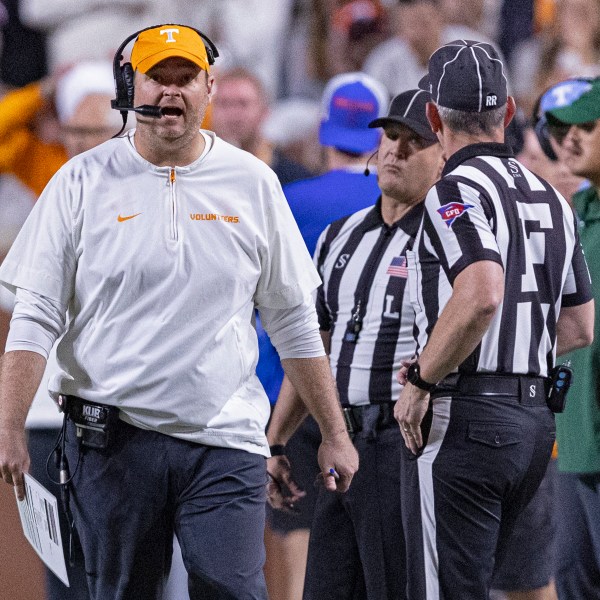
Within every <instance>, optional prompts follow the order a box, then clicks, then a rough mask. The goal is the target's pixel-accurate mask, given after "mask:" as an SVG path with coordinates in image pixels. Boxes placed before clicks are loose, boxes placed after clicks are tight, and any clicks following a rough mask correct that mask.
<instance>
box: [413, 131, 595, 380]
mask: <svg viewBox="0 0 600 600" xmlns="http://www.w3.org/2000/svg"><path fill="white" fill-rule="evenodd" d="M407 258H408V263H409V281H410V295H411V301H412V302H413V304H414V306H415V312H416V324H415V332H416V336H417V341H418V350H419V351H420V349H422V348H423V347H424V346H425V344H426V343H427V339H428V337H429V335H430V333H431V330H432V328H433V326H434V325H435V323H436V321H437V318H438V315H439V314H440V312H441V311H442V309H443V308H444V306H445V305H446V303H447V301H448V299H449V298H450V296H451V294H452V284H453V282H454V279H455V278H456V276H457V275H458V274H459V273H460V272H461V271H462V270H463V269H464V268H466V267H468V266H469V265H470V264H472V263H475V262H477V261H481V260H491V261H495V262H497V263H499V264H501V265H502V267H503V268H504V279H505V292H504V300H503V303H502V305H501V306H500V307H499V309H498V311H497V313H496V315H495V317H494V319H493V321H492V323H491V325H490V327H489V329H488V331H487V332H486V333H485V335H484V336H483V339H482V341H481V343H480V344H479V346H478V347H477V348H476V349H475V351H474V352H473V354H472V355H471V356H470V357H469V358H468V359H467V360H466V361H465V362H464V363H463V364H462V365H461V367H460V368H459V370H460V371H461V372H476V371H482V372H499V373H520V374H530V375H541V376H545V375H547V373H548V370H549V369H550V368H551V367H552V366H553V364H554V359H555V343H556V320H557V318H558V314H559V312H560V308H561V306H576V305H579V304H583V303H585V302H587V301H589V300H590V299H591V297H592V296H591V290H590V278H589V273H588V270H587V265H586V263H585V259H584V257H583V253H582V250H581V246H580V244H579V237H578V234H577V228H576V224H575V218H574V215H573V211H572V210H571V208H570V206H569V205H568V204H567V202H566V201H565V199H564V198H563V197H562V196H561V195H560V194H559V193H558V192H557V191H556V190H555V189H554V188H553V187H552V186H551V185H550V184H548V183H547V182H546V181H544V180H543V179H540V178H539V177H537V176H536V175H534V174H533V173H532V172H531V171H529V170H527V169H526V168H525V167H524V166H523V165H521V164H520V163H519V162H518V161H517V160H516V159H515V158H514V157H513V155H512V153H511V152H510V149H509V148H508V147H507V146H505V145H503V144H492V143H488V144H474V145H472V146H467V147H465V148H463V149H461V150H460V151H458V152H457V153H456V154H454V155H453V156H452V157H450V159H449V161H448V162H447V164H446V166H445V168H444V171H443V173H442V179H441V180H440V181H439V182H438V183H437V184H436V185H435V186H434V187H433V188H432V189H431V190H430V191H429V193H428V195H427V199H426V201H425V211H424V217H423V223H422V225H421V228H420V229H419V233H418V235H417V239H416V241H415V246H414V253H413V252H411V253H409V255H408V257H407Z"/></svg>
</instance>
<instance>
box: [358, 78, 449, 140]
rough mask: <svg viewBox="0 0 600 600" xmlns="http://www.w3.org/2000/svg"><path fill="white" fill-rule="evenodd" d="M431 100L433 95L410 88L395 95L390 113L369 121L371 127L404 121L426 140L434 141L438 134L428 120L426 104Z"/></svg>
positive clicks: (403, 122) (404, 123)
mask: <svg viewBox="0 0 600 600" xmlns="http://www.w3.org/2000/svg"><path fill="white" fill-rule="evenodd" d="M429 100H431V96H430V95H429V93H428V92H425V91H424V90H408V91H406V92H402V93H401V94H398V95H397V96H395V97H394V99H393V100H392V103H391V104H390V108H389V110H388V114H387V116H385V117H379V118H378V119H375V120H373V121H371V122H370V123H369V127H385V126H386V125H388V124H390V123H402V124H403V125H406V126H407V127H408V128H410V129H412V130H413V131H414V132H415V133H418V134H419V135H420V136H421V137H422V138H423V139H424V140H427V141H428V142H431V143H434V142H437V141H438V139H437V136H436V135H435V133H433V131H431V127H430V126H429V122H428V121H427V116H426V115H425V105H426V104H427V102H429Z"/></svg>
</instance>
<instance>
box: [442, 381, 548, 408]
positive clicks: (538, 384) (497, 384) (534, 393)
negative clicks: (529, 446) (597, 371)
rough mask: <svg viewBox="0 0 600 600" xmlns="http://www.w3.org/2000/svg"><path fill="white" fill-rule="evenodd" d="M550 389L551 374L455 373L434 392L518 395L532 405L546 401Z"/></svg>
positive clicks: (467, 394) (510, 396) (504, 396)
mask: <svg viewBox="0 0 600 600" xmlns="http://www.w3.org/2000/svg"><path fill="white" fill-rule="evenodd" d="M549 389H550V380H549V378H547V377H535V376H530V375H502V374H494V373H477V374H466V373H452V374H451V375H448V376H447V377H445V378H444V379H442V381H440V382H439V383H438V385H437V386H436V388H435V390H434V391H433V395H434V396H443V395H451V396H456V395H461V396H490V397H492V396H495V397H501V398H515V399H517V400H518V401H519V402H520V403H521V404H524V405H528V406H539V405H545V404H546V399H547V397H548V391H549Z"/></svg>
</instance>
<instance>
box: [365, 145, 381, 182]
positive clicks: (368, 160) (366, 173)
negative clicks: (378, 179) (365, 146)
mask: <svg viewBox="0 0 600 600" xmlns="http://www.w3.org/2000/svg"><path fill="white" fill-rule="evenodd" d="M377 152H379V150H375V152H373V154H371V156H369V158H367V166H366V167H365V170H364V175H365V177H368V176H369V175H370V174H371V171H370V169H369V163H370V162H371V159H372V158H373V157H374V156H375V155H376V154H377Z"/></svg>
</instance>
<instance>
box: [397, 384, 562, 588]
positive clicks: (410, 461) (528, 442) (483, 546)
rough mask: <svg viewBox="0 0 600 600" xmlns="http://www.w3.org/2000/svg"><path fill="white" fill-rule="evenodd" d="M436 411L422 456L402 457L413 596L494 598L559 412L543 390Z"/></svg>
mask: <svg viewBox="0 0 600 600" xmlns="http://www.w3.org/2000/svg"><path fill="white" fill-rule="evenodd" d="M540 387H542V388H543V386H540ZM434 396H435V393H434ZM431 405H432V406H431V408H430V411H432V412H431V413H430V415H429V417H431V419H430V423H431V425H430V428H429V431H424V439H425V440H426V444H425V447H424V449H423V452H422V454H420V456H419V457H418V458H417V457H416V456H415V455H413V454H412V453H411V452H410V451H409V450H408V449H407V448H406V447H404V448H403V453H402V463H401V464H402V481H401V486H402V519H403V523H404V531H405V536H406V554H407V563H408V564H407V573H408V594H407V597H408V599H409V600H487V598H488V597H489V587H490V581H491V578H492V573H493V569H494V560H495V559H496V560H502V555H503V545H504V543H505V541H506V540H507V538H508V537H509V535H510V531H511V529H512V525H513V523H514V521H515V519H516V517H517V515H518V514H519V513H520V512H521V510H522V509H523V508H524V507H525V506H526V505H527V503H528V502H529V500H530V499H531V498H532V496H533V494H534V493H535V491H536V489H537V487H538V485H539V483H540V481H541V479H542V477H543V476H544V472H545V470H546V466H547V463H548V460H549V458H550V454H551V451H552V445H553V443H554V439H555V427H554V415H553V414H552V412H551V411H550V410H549V409H548V408H547V406H546V404H545V393H544V390H543V389H540V390H538V391H537V392H536V394H535V397H534V398H532V399H530V400H529V399H528V398H527V395H526V394H525V393H522V394H520V395H515V396H503V397H490V396H481V395H480V396H475V395H469V396H467V395H461V396H457V397H449V396H438V397H434V398H433V400H432V403H431ZM428 421H429V419H425V420H424V423H427V422H428Z"/></svg>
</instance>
